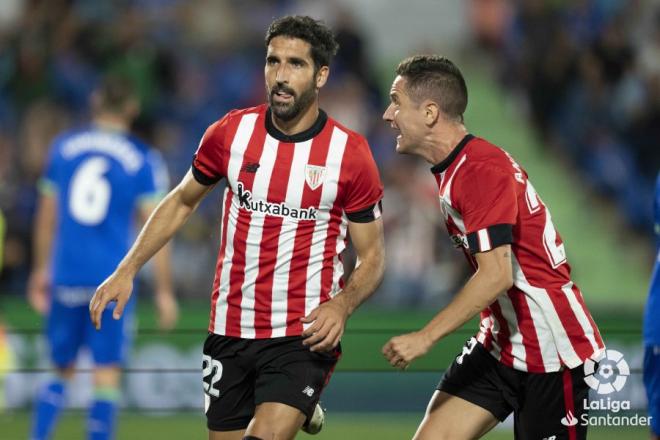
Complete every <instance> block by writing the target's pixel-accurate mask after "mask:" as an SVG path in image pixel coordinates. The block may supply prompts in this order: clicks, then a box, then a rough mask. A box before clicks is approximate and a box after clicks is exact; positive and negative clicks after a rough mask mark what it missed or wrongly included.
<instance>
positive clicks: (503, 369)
mask: <svg viewBox="0 0 660 440" xmlns="http://www.w3.org/2000/svg"><path fill="white" fill-rule="evenodd" d="M466 348H467V349H466V350H464V351H463V353H461V355H459V356H458V357H457V358H456V359H455V360H454V362H453V363H452V364H451V366H450V367H449V369H448V370H447V372H445V375H444V377H443V378H442V380H441V381H440V384H439V385H438V390H440V391H444V392H446V393H448V394H451V395H454V396H457V397H460V398H461V399H464V400H467V401H468V402H471V403H474V404H475V405H478V406H480V407H482V408H484V409H486V410H488V411H490V412H491V413H492V414H493V415H494V416H495V417H496V418H497V419H498V420H500V421H503V420H504V419H506V418H507V417H508V415H509V414H511V413H512V412H513V414H514V432H515V438H516V440H527V439H530V440H531V439H534V440H540V439H543V438H552V439H556V440H561V439H576V440H580V439H585V438H586V437H587V424H583V423H582V422H583V420H585V419H583V414H586V413H587V410H585V409H584V408H585V407H588V402H589V387H588V385H587V384H586V382H585V381H584V371H583V368H582V366H580V367H576V368H574V369H572V370H571V369H564V370H562V371H558V372H554V373H527V372H524V371H518V370H514V369H513V368H510V367H507V366H505V365H503V364H502V363H500V362H499V361H497V359H495V358H494V357H493V356H492V355H491V354H490V353H488V351H487V350H486V349H485V348H484V346H483V345H481V344H480V343H479V342H477V340H476V339H474V338H472V339H471V340H469V341H468V343H467V344H466ZM585 401H586V405H585ZM584 417H587V416H586V415H585V416H584ZM553 436H554V437H553Z"/></svg>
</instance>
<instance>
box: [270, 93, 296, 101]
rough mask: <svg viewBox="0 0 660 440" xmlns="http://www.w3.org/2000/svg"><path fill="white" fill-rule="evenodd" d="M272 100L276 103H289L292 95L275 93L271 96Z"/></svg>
mask: <svg viewBox="0 0 660 440" xmlns="http://www.w3.org/2000/svg"><path fill="white" fill-rule="evenodd" d="M273 98H274V99H275V100H276V101H280V102H289V101H291V100H293V95H290V94H288V93H285V92H276V93H274V94H273Z"/></svg>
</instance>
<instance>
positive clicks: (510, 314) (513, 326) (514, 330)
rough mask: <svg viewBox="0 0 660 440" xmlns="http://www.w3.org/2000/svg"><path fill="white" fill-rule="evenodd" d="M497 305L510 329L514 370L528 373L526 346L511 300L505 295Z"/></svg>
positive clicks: (500, 297)
mask: <svg viewBox="0 0 660 440" xmlns="http://www.w3.org/2000/svg"><path fill="white" fill-rule="evenodd" d="M497 303H498V304H499V305H500V309H501V310H502V316H504V319H505V320H506V322H507V325H508V327H509V342H511V356H512V357H513V368H514V369H515V370H519V371H527V362H526V357H527V353H526V352H525V346H524V345H523V337H522V333H520V328H519V327H518V317H517V316H516V311H515V309H514V307H513V303H512V302H511V298H509V296H508V295H507V294H506V293H505V294H502V295H500V296H499V297H498V298H497Z"/></svg>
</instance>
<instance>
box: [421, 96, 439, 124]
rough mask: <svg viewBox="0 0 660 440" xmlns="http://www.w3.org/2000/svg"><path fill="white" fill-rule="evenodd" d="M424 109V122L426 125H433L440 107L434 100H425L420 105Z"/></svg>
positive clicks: (437, 117)
mask: <svg viewBox="0 0 660 440" xmlns="http://www.w3.org/2000/svg"><path fill="white" fill-rule="evenodd" d="M422 108H423V109H424V122H425V123H426V125H427V126H429V127H430V126H432V125H434V124H435V123H436V122H437V121H438V119H439V118H440V107H439V106H438V104H437V103H436V102H435V101H431V100H426V102H424V104H423V105H422Z"/></svg>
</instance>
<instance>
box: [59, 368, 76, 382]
mask: <svg viewBox="0 0 660 440" xmlns="http://www.w3.org/2000/svg"><path fill="white" fill-rule="evenodd" d="M75 374H76V367H75V365H70V366H68V367H64V368H58V369H57V375H58V376H59V377H60V378H62V379H63V380H71V378H73V376H74V375H75Z"/></svg>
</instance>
